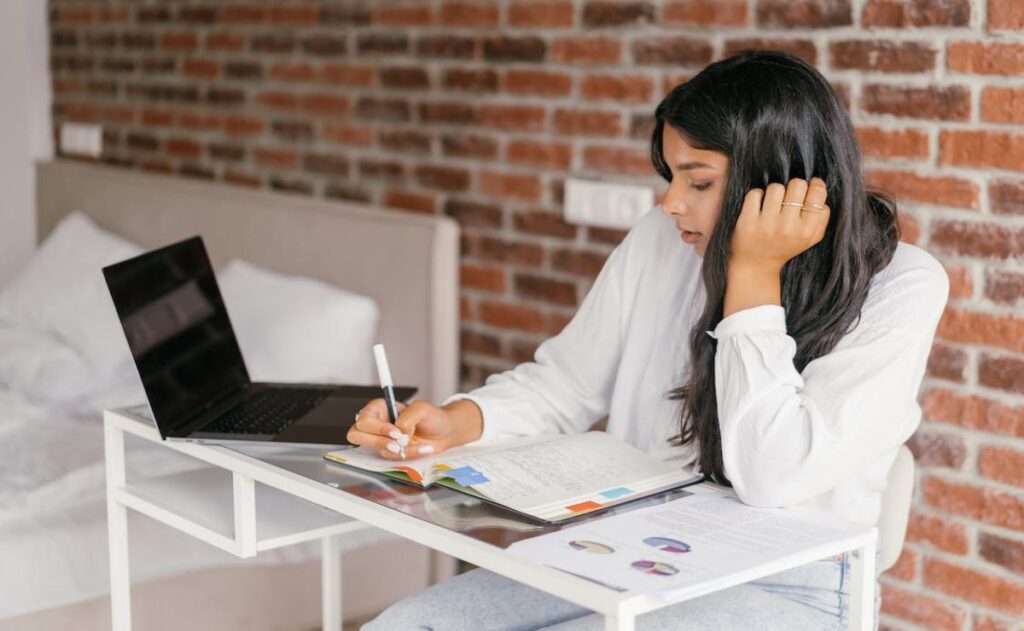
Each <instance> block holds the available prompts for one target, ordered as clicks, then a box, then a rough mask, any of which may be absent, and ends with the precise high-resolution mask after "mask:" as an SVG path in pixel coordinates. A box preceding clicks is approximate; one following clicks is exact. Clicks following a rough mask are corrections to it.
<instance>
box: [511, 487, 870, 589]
mask: <svg viewBox="0 0 1024 631" xmlns="http://www.w3.org/2000/svg"><path fill="white" fill-rule="evenodd" d="M869 530H870V527H869V526H863V525H859V524H854V523H852V522H847V521H844V520H839V519H832V518H828V517H824V516H818V515H810V514H806V513H799V512H797V511H794V510H788V509H781V508H754V507H752V506H748V505H746V504H743V503H742V502H740V501H739V499H737V498H736V497H735V496H734V495H730V494H724V493H701V494H695V495H690V496H687V497H684V498H680V499H678V500H673V501H671V502H668V503H665V504H660V505H657V506H650V507H647V508H641V509H637V510H635V511H631V512H628V513H624V514H622V515H614V516H612V517H607V518H605V519H597V520H593V521H589V522H586V523H584V524H581V525H579V526H571V527H568V528H564V529H562V530H559V531H557V532H553V533H550V534H547V535H541V536H538V537H534V538H532V539H527V540H525V541H521V542H517V543H514V544H512V545H511V546H510V547H509V550H510V551H511V552H513V553H515V554H517V555H519V556H523V557H526V558H529V559H532V560H534V561H537V562H540V563H543V564H545V565H550V566H552V567H556V568H559V569H562V570H565V571H568V572H571V573H573V574H577V575H580V576H583V577H585V578H588V579H591V580H594V581H597V582H599V583H602V584H605V585H609V586H612V587H615V588H617V589H622V590H633V591H639V592H644V593H648V594H651V595H655V596H659V597H663V598H671V597H672V596H674V595H675V596H678V595H680V594H682V593H683V592H685V591H686V590H687V589H688V588H691V587H693V586H695V585H700V584H709V583H713V582H715V581H720V580H722V579H724V578H726V577H728V576H729V575H730V574H733V573H735V572H737V571H741V570H744V569H747V568H751V567H755V566H759V565H765V564H769V563H772V562H775V561H778V560H779V559H782V558H784V557H786V556H789V555H792V554H794V553H798V552H801V551H805V550H812V549H813V548H815V547H817V546H821V545H822V544H826V543H830V542H835V541H839V540H841V539H843V538H848V537H851V536H857V535H859V534H862V533H866V532H868V531H869Z"/></svg>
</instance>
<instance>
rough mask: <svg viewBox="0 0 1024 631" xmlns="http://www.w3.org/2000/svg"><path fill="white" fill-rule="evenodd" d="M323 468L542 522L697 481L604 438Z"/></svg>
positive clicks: (352, 461)
mask: <svg viewBox="0 0 1024 631" xmlns="http://www.w3.org/2000/svg"><path fill="white" fill-rule="evenodd" d="M324 457H325V458H327V459H328V460H330V461H333V462H337V463H340V464H343V465H346V466H349V467H354V468H357V469H362V470H365V471H374V472H377V473H382V474H385V475H388V476H391V477H394V478H397V479H400V480H404V481H407V482H411V483H413V484H418V485H420V486H422V487H428V486H430V485H432V484H439V485H441V486H445V487H448V488H451V489H454V490H456V491H460V492H462V493H466V494H469V495H472V496H474V497H478V498H480V499H482V500H484V501H487V502H491V503H493V504H497V505H499V506H503V507H505V508H508V509H510V510H513V511H516V512H517V513H520V514H523V515H527V516H530V517H532V518H535V519H538V520H540V521H543V522H546V523H557V522H563V521H565V520H567V519H572V518H574V517H578V516H581V515H586V514H588V513H592V512H594V511H598V510H602V509H605V508H609V507H611V506H617V505H619V504H624V503H626V502H630V501H633V500H637V499H640V498H643V497H648V496H650V495H654V494H655V493H659V492H661V491H666V490H669V489H674V488H678V487H682V486H689V485H691V484H696V483H698V482H701V481H703V479H704V477H703V476H701V475H694V474H693V473H691V472H688V471H686V470H684V469H683V468H682V467H680V466H679V465H677V464H672V463H667V462H663V461H661V460H658V459H656V458H653V457H651V456H649V455H647V454H645V453H643V452H642V451H640V450H639V449H637V448H635V447H633V446H632V445H628V444H626V443H625V442H623V441H621V440H619V439H617V438H615V437H614V436H611V435H610V434H608V433H606V432H597V431H594V432H585V433H582V434H557V435H544V436H530V437H524V438H515V439H510V440H506V441H501V442H498V443H491V444H485V445H468V446H463V447H457V448H455V449H450V450H448V451H446V452H444V453H442V454H439V455H437V456H431V457H424V458H416V459H414V460H408V461H393V460H388V459H386V458H382V457H381V456H380V455H378V454H377V452H376V450H374V449H372V448H368V447H355V448H349V449H343V450H339V451H332V452H329V453H326V454H324Z"/></svg>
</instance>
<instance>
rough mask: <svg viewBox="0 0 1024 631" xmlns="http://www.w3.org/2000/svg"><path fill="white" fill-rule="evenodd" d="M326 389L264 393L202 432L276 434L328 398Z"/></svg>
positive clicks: (300, 389)
mask: <svg viewBox="0 0 1024 631" xmlns="http://www.w3.org/2000/svg"><path fill="white" fill-rule="evenodd" d="M328 394H330V392H329V391H328V390H325V389H323V388H287V389H280V390H279V389H274V390H262V391H260V392H258V393H256V395H254V396H252V397H250V398H249V399H246V400H245V401H243V402H242V403H241V404H239V405H237V406H236V407H235V408H234V409H232V410H231V411H230V412H228V413H227V414H225V415H224V416H222V417H221V418H220V419H218V420H217V421H216V422H214V423H212V424H210V425H207V426H206V427H204V428H203V429H202V430H201V431H202V433H204V434H205V433H223V434H257V435H275V434H280V433H281V432H283V431H284V430H285V429H287V427H288V426H289V425H291V424H292V423H294V422H295V421H296V420H298V419H299V418H301V417H302V415H304V414H305V413H306V412H308V411H310V410H311V409H313V408H314V407H316V406H317V405H319V403H320V402H321V401H323V400H324V399H326V398H327V396H328Z"/></svg>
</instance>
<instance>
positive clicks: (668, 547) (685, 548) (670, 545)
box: [644, 537, 690, 554]
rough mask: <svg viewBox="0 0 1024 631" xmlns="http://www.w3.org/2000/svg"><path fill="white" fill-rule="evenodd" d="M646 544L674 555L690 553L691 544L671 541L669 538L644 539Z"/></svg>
mask: <svg viewBox="0 0 1024 631" xmlns="http://www.w3.org/2000/svg"><path fill="white" fill-rule="evenodd" d="M644 543H646V544H647V545H649V546H651V547H652V548H657V549H659V550H661V551H662V552H671V553H673V554H682V553H683V552H689V551H690V544H688V543H683V542H682V541H679V540H678V539H669V538H668V537H647V538H646V539H644Z"/></svg>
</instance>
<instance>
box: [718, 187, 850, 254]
mask: <svg viewBox="0 0 1024 631" xmlns="http://www.w3.org/2000/svg"><path fill="white" fill-rule="evenodd" d="M827 196H828V191H827V189H826V187H825V182H824V180H822V179H821V178H817V177H815V178H811V181H810V183H808V182H807V181H806V180H802V179H800V178H793V179H792V180H790V181H789V183H788V184H787V185H786V186H783V185H782V184H779V183H774V182H773V183H772V184H769V185H768V188H767V189H760V188H754V189H751V190H750V191H748V192H747V195H746V197H744V199H743V208H742V209H741V210H740V216H739V219H738V220H737V221H736V229H735V231H734V232H733V236H732V252H731V254H730V257H729V265H730V266H733V265H738V266H750V267H753V268H755V269H764V268H765V267H768V268H769V269H777V270H778V271H781V270H782V266H783V265H785V264H786V262H787V261H789V260H790V259H791V258H793V257H795V256H796V255H798V254H800V253H801V252H803V251H805V250H807V249H808V248H810V247H811V246H813V245H815V244H816V243H818V242H819V241H821V240H822V239H823V238H824V237H825V229H826V228H827V227H828V220H829V216H830V214H831V209H830V208H829V206H828V204H826V203H825V199H826V197H827ZM815 206H817V207H820V208H821V209H822V210H821V211H820V212H819V211H818V209H817V208H815Z"/></svg>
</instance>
